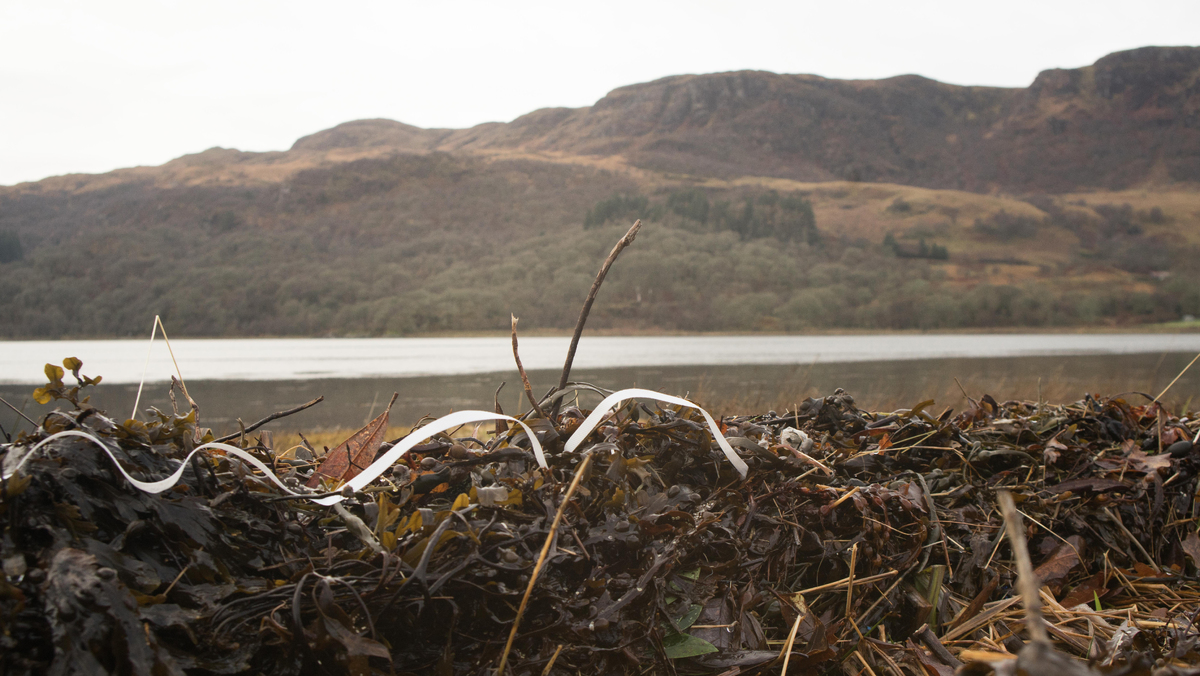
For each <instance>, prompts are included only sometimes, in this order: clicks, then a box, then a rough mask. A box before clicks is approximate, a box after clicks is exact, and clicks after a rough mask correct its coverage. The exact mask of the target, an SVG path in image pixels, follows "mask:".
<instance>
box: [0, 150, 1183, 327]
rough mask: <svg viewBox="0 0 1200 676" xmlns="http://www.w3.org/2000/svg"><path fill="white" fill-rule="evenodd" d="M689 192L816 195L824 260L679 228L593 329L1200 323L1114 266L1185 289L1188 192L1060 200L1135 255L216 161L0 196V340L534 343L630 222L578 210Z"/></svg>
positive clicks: (1050, 235)
mask: <svg viewBox="0 0 1200 676" xmlns="http://www.w3.org/2000/svg"><path fill="white" fill-rule="evenodd" d="M689 186H701V187H703V188H704V189H705V190H706V191H708V192H709V194H710V195H711V197H712V198H713V199H714V200H716V199H721V198H726V199H732V200H734V201H736V200H738V199H741V198H742V197H744V196H750V197H754V196H756V195H761V194H762V193H764V192H765V191H767V190H776V191H779V192H782V193H790V192H799V193H803V194H805V195H807V197H808V199H810V200H811V202H812V204H813V208H814V211H815V214H816V218H817V224H818V228H819V230H820V232H821V234H822V243H821V244H820V245H818V246H816V247H813V246H809V245H806V244H799V243H781V242H778V241H776V240H773V239H759V240H747V241H742V240H740V239H739V238H738V237H736V236H735V235H733V234H732V233H730V232H712V231H711V228H708V229H706V228H703V227H697V224H695V223H690V222H688V221H686V220H684V219H682V218H679V217H678V216H676V215H674V214H672V213H670V212H667V213H666V214H665V215H664V216H662V217H661V218H660V219H659V220H658V221H657V222H654V223H650V224H648V226H647V227H646V229H645V230H644V231H643V232H644V234H643V235H642V236H641V237H640V238H639V240H638V242H637V243H636V244H635V245H634V247H633V248H631V249H630V250H629V251H628V252H627V253H626V254H625V255H624V257H623V259H622V261H621V263H620V264H619V265H618V266H617V269H616V270H615V271H614V273H613V275H612V276H611V277H610V279H609V281H608V282H607V283H606V288H605V293H604V294H603V295H602V298H601V302H600V303H599V304H598V305H597V308H596V310H595V313H594V317H593V320H592V324H591V325H592V326H593V327H594V328H597V329H607V330H616V331H646V330H679V331H702V330H719V331H720V330H724V331H737V330H814V329H830V328H839V327H840V328H866V329H880V328H883V329H911V328H962V327H976V328H978V327H996V326H1010V325H1025V326H1046V325H1064V324H1075V323H1080V322H1083V323H1093V324H1095V323H1100V324H1104V323H1110V324H1111V323H1112V322H1131V321H1154V320H1157V321H1165V320H1171V319H1175V318H1177V317H1178V316H1179V315H1180V314H1183V313H1185V312H1192V313H1197V311H1196V310H1195V309H1191V305H1189V303H1191V304H1195V303H1196V302H1197V301H1196V300H1195V299H1192V298H1191V297H1190V296H1187V294H1186V291H1182V292H1181V291H1179V290H1178V289H1175V290H1172V289H1171V288H1168V287H1169V286H1170V285H1171V284H1172V283H1175V284H1176V285H1178V284H1179V282H1178V281H1175V282H1173V281H1172V279H1168V280H1166V281H1163V280H1159V279H1155V278H1154V277H1152V276H1150V275H1147V274H1144V272H1145V271H1141V272H1130V271H1127V270H1122V269H1120V268H1119V267H1116V266H1115V265H1114V264H1113V261H1112V260H1108V259H1107V258H1106V257H1105V255H1104V247H1109V248H1113V247H1118V248H1119V246H1125V247H1127V248H1128V247H1129V246H1135V245H1136V246H1142V247H1145V246H1163V247H1167V248H1169V249H1170V250H1171V251H1173V252H1176V254H1173V257H1172V256H1168V257H1166V258H1163V261H1165V262H1166V265H1168V266H1169V267H1171V269H1172V270H1173V271H1174V272H1173V274H1174V275H1175V280H1180V279H1184V277H1183V275H1187V274H1191V271H1190V269H1189V267H1188V266H1189V265H1190V263H1188V259H1189V256H1188V255H1186V254H1187V252H1189V251H1193V248H1194V247H1196V245H1197V242H1196V239H1197V237H1198V233H1197V228H1196V227H1195V226H1196V223H1197V220H1198V219H1200V193H1197V192H1189V191H1187V190H1176V191H1159V192H1155V191H1125V192H1121V193H1101V192H1096V193H1088V194H1085V195H1064V196H1058V197H1054V198H1051V199H1050V202H1051V203H1052V204H1053V205H1054V206H1056V207H1058V208H1060V209H1064V210H1066V211H1070V212H1075V213H1079V214H1082V215H1083V216H1084V217H1085V218H1086V219H1091V221H1097V219H1100V216H1099V215H1098V214H1097V213H1096V212H1095V211H1094V210H1093V208H1092V207H1091V206H1078V205H1077V203H1078V202H1079V200H1084V201H1086V203H1087V204H1088V205H1099V204H1118V205H1119V204H1124V203H1129V204H1130V205H1131V206H1132V207H1133V209H1134V211H1135V212H1144V211H1148V210H1149V209H1151V208H1152V207H1155V206H1157V207H1159V208H1160V209H1161V210H1162V211H1163V213H1164V214H1165V222H1164V223H1162V224H1153V223H1149V222H1146V219H1144V218H1140V217H1139V218H1138V219H1135V220H1138V227H1140V228H1141V229H1142V233H1141V234H1140V235H1138V236H1137V237H1135V238H1129V237H1124V236H1122V237H1124V238H1123V239H1122V238H1117V239H1116V240H1114V239H1112V238H1108V239H1102V240H1101V241H1100V242H1099V244H1097V243H1096V241H1092V240H1095V237H1091V239H1090V240H1089V232H1090V230H1089V228H1091V229H1095V228H1096V227H1099V226H1095V225H1094V224H1093V225H1089V226H1086V227H1084V228H1083V229H1082V230H1071V229H1068V228H1066V227H1061V226H1058V225H1053V224H1043V225H1039V226H1038V227H1037V228H1036V232H1035V233H1034V234H1032V236H1028V237H1015V238H1010V239H1003V238H998V237H995V236H991V235H987V234H984V233H981V232H979V231H978V230H977V229H976V228H975V227H973V224H974V223H975V220H976V219H977V218H978V219H984V220H986V219H988V218H991V217H993V216H994V215H995V214H997V213H998V212H1000V211H1001V210H1003V211H1004V212H1006V213H1008V214H1011V215H1019V216H1026V217H1030V218H1034V219H1037V220H1039V221H1040V220H1041V219H1043V218H1044V217H1045V213H1043V212H1042V211H1039V210H1038V208H1036V207H1034V206H1033V205H1031V204H1029V203H1027V202H1024V201H1021V200H1019V199H1016V198H1015V197H1011V196H1003V195H980V194H975V193H968V192H961V191H952V190H931V189H924V188H916V187H909V186H899V185H890V184H872V183H848V182H831V183H798V182H794V181H788V180H785V179H779V178H763V177H741V178H737V179H728V180H717V179H710V178H700V177H692V176H686V175H679V174H666V173H659V172H653V171H649V170H646V169H639V168H634V167H630V166H629V165H627V164H626V163H624V162H623V161H622V160H621V159H620V158H619V157H607V158H598V157H594V156H587V157H580V156H570V155H565V154H561V153H536V154H532V153H528V152H518V151H496V150H487V151H480V152H474V153H471V152H461V153H455V154H442V153H434V154H390V152H389V151H386V150H380V149H371V150H365V151H354V152H352V151H347V150H341V149H335V150H331V151H292V152H289V153H267V154H254V153H238V152H236V151H220V150H214V151H208V152H206V153H202V154H200V155H197V156H190V157H187V158H181V159H180V160H176V161H174V162H171V163H168V164H167V165H165V166H164V167H160V168H138V169H132V170H124V171H122V172H114V173H113V174H107V175H103V176H95V177H87V176H72V177H60V178H57V179H50V180H47V181H43V182H41V183H38V184H25V185H22V186H17V187H15V188H10V189H0V230H5V229H7V230H11V231H16V232H17V233H18V235H19V236H20V237H21V239H22V242H23V243H24V244H25V246H26V249H27V256H26V259H25V260H24V261H22V262H19V263H9V264H6V265H3V266H0V316H4V317H6V319H7V321H6V322H5V325H4V329H3V335H5V336H7V337H32V336H65V335H91V336H99V335H128V334H129V333H130V332H133V333H140V332H141V331H142V329H143V327H144V326H145V325H146V324H147V323H148V317H150V316H152V315H153V314H155V313H161V314H163V315H164V317H165V318H166V319H167V320H168V322H169V323H170V325H171V326H172V327H173V330H174V332H175V333H177V334H179V335H297V334H309V335H314V334H315V335H322V334H335V335H381V334H413V333H430V332H447V331H481V330H482V331H487V330H502V329H503V328H504V327H505V326H506V325H507V317H508V314H509V313H510V312H515V313H517V314H518V315H520V316H522V318H523V319H525V323H523V325H522V326H524V327H529V328H530V329H535V328H560V329H565V328H568V327H569V326H570V325H571V324H572V323H573V322H574V318H575V314H576V312H577V308H578V303H579V301H580V299H581V298H582V297H583V295H584V293H585V292H586V289H587V286H588V284H589V283H590V281H591V278H592V276H593V275H594V273H595V269H596V267H597V265H598V263H599V261H600V260H601V259H602V258H603V256H604V254H605V253H606V252H607V250H608V248H609V247H611V243H612V242H613V241H614V240H615V239H616V238H617V237H618V236H619V234H620V232H621V231H622V230H623V229H624V227H626V226H625V225H622V224H617V223H614V224H610V225H608V226H606V227H602V228H597V229H593V230H583V229H582V228H581V222H582V220H583V215H584V213H585V212H586V211H587V209H589V208H590V207H591V206H592V205H593V204H595V203H596V202H597V201H598V200H601V199H603V198H605V197H607V196H609V195H611V194H613V193H616V192H623V193H634V192H640V193H642V194H646V195H648V196H649V197H650V199H651V202H652V203H661V202H663V201H665V199H666V196H667V195H668V194H669V193H670V192H671V191H674V190H679V189H682V188H684V187H689ZM905 205H906V206H905ZM1042 206H1045V205H1044V204H1043V205H1042ZM1089 222H1090V221H1089ZM888 233H892V234H893V235H894V236H895V237H896V238H898V240H899V241H900V242H901V243H905V244H913V243H915V242H916V241H917V239H918V238H920V237H923V238H925V239H926V240H927V241H929V242H931V243H938V244H940V245H943V246H946V247H947V248H948V249H949V251H950V253H951V256H950V260H949V261H948V262H930V261H925V260H900V259H896V258H894V257H892V256H891V255H890V254H889V253H888V252H887V251H885V250H884V248H883V247H882V246H881V242H882V240H883V238H884V236H885V235H886V234H888ZM1092 234H1094V233H1092ZM1126 240H1128V241H1126ZM1089 247H1090V248H1089ZM1191 258H1194V257H1191ZM989 261H990V262H989ZM996 261H1009V262H1005V263H1000V262H996ZM1127 267H1128V266H1127ZM1181 294H1182V295H1181ZM1193 295H1194V294H1193ZM1080 308H1083V309H1082V310H1080Z"/></svg>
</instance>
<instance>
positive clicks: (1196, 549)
mask: <svg viewBox="0 0 1200 676" xmlns="http://www.w3.org/2000/svg"><path fill="white" fill-rule="evenodd" d="M1181 544H1182V545H1183V551H1185V552H1187V555H1188V557H1189V558H1191V560H1192V565H1193V566H1196V567H1197V568H1200V535H1196V532H1195V531H1192V532H1191V533H1188V536H1187V537H1186V538H1184V540H1183V542H1182V543H1181Z"/></svg>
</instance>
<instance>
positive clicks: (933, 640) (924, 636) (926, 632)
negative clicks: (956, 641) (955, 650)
mask: <svg viewBox="0 0 1200 676" xmlns="http://www.w3.org/2000/svg"><path fill="white" fill-rule="evenodd" d="M917 638H919V639H921V642H922V643H924V644H925V645H926V646H929V649H930V650H932V651H933V654H935V655H937V656H938V659H939V660H941V661H942V662H943V663H944V664H945V665H946V666H948V667H954V668H955V669H957V668H958V667H961V666H962V662H961V661H959V659H958V658H957V657H955V656H954V655H953V654H952V653H951V652H950V651H949V650H946V646H944V645H942V642H941V641H939V640H938V638H937V635H936V634H934V633H933V631H932V630H930V629H929V625H928V624H927V625H925V627H924V628H923V629H922V630H921V631H918V632H917Z"/></svg>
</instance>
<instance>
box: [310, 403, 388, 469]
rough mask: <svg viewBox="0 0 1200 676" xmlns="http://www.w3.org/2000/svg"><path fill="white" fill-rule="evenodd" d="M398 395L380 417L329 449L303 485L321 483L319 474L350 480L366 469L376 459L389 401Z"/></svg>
mask: <svg viewBox="0 0 1200 676" xmlns="http://www.w3.org/2000/svg"><path fill="white" fill-rule="evenodd" d="M397 396H399V394H398V393H397V394H393V395H392V400H391V401H390V402H388V406H387V408H386V409H384V411H383V413H380V414H379V417H377V418H375V419H374V420H372V421H371V422H369V423H367V425H366V427H364V428H362V429H361V430H359V431H357V432H355V433H354V436H352V437H350V438H349V439H347V440H345V441H343V442H342V443H340V444H338V447H337V448H335V449H333V450H332V451H330V452H329V455H327V456H325V460H324V461H323V462H322V463H321V466H320V467H318V468H317V471H315V472H313V475H312V477H311V478H310V479H309V480H308V483H306V484H305V485H306V486H308V487H309V488H316V487H317V486H320V485H321V479H322V478H325V479H326V480H330V481H333V482H345V481H349V480H351V479H353V478H354V477H355V476H357V475H358V473H359V472H361V471H363V470H364V469H366V468H367V465H370V464H371V462H372V461H373V460H375V454H376V453H378V452H379V447H380V446H381V445H383V437H384V435H385V433H386V432H387V427H388V414H389V413H390V412H391V410H392V404H394V403H396V397H397Z"/></svg>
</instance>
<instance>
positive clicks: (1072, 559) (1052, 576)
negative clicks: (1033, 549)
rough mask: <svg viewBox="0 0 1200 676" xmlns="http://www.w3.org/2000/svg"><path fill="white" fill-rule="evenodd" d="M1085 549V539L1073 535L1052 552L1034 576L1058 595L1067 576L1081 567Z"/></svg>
mask: <svg viewBox="0 0 1200 676" xmlns="http://www.w3.org/2000/svg"><path fill="white" fill-rule="evenodd" d="M1083 547H1084V544H1083V538H1081V537H1080V536H1078V535H1072V536H1071V537H1069V538H1067V541H1066V542H1064V543H1062V544H1060V545H1059V546H1057V547H1055V548H1054V551H1052V552H1050V557H1049V558H1047V559H1046V561H1045V562H1043V563H1042V565H1040V566H1038V567H1037V569H1036V570H1034V571H1033V574H1034V575H1036V576H1037V578H1038V579H1039V580H1041V583H1042V584H1044V585H1048V586H1049V587H1050V589H1051V590H1052V591H1053V592H1054V593H1055V594H1056V595H1057V594H1058V591H1059V590H1060V589H1062V586H1063V583H1064V582H1066V580H1067V576H1068V575H1070V574H1071V571H1073V570H1075V569H1076V568H1077V567H1079V564H1080V558H1079V557H1080V555H1081V554H1082V553H1083Z"/></svg>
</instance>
